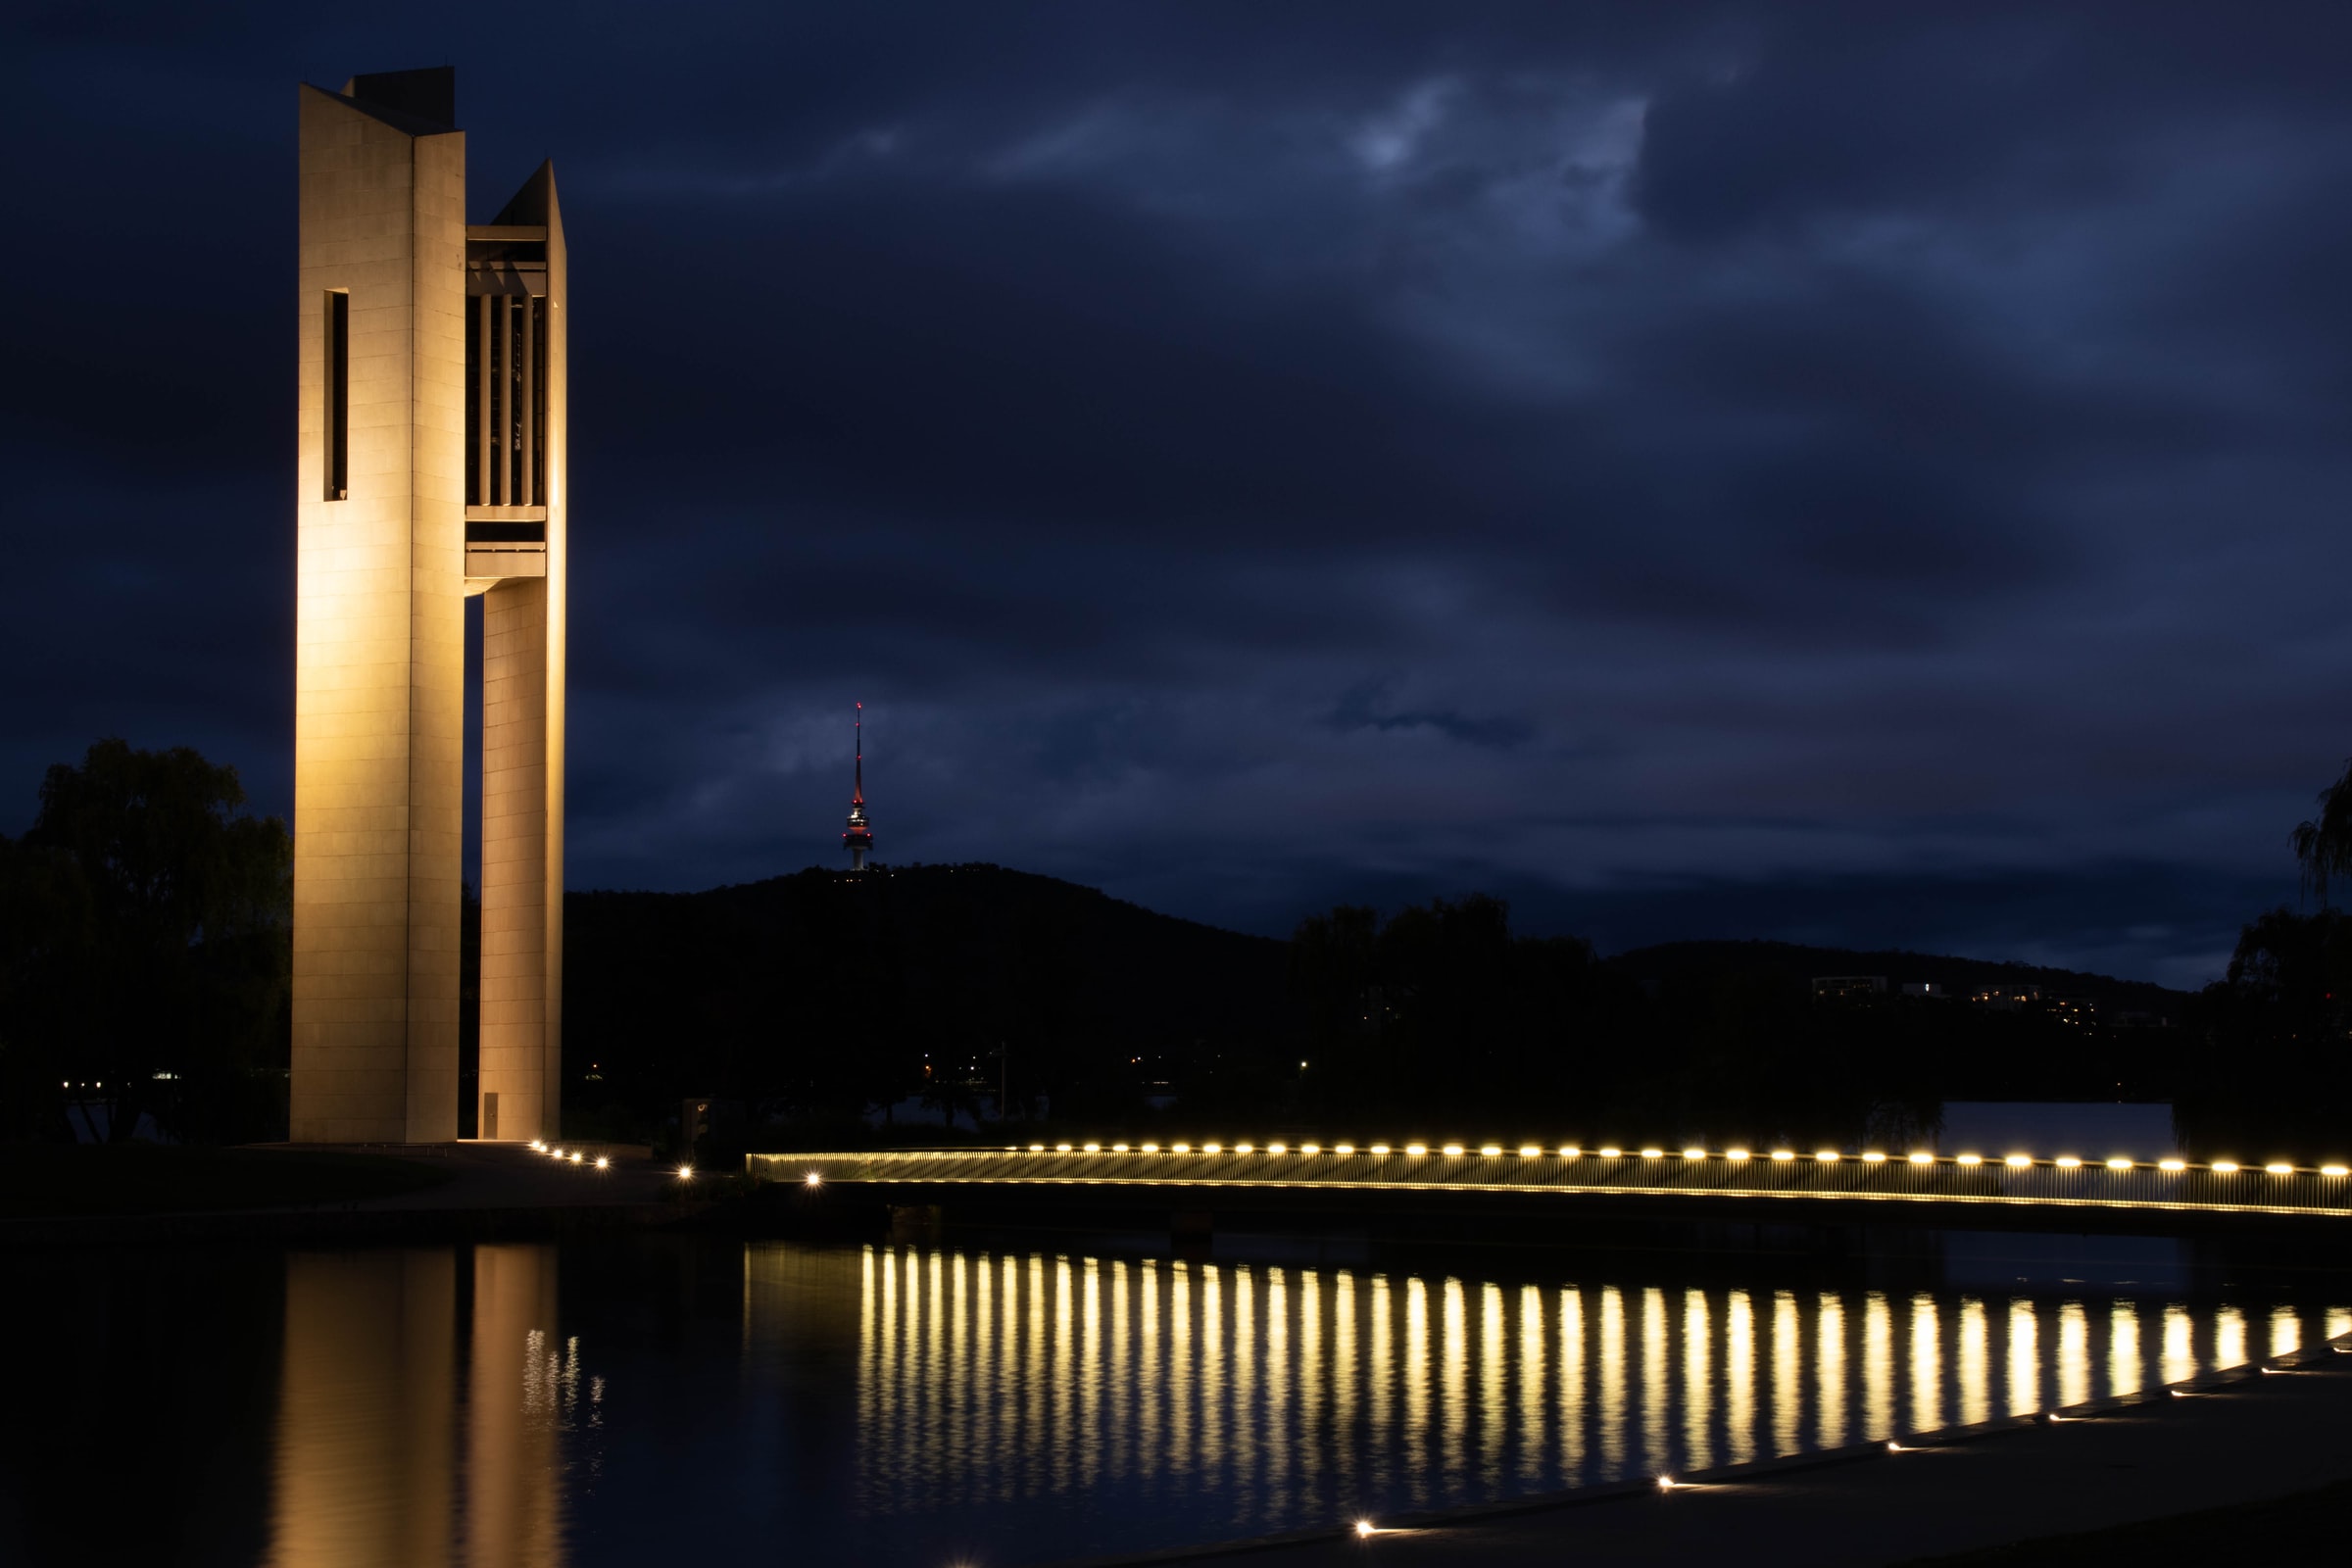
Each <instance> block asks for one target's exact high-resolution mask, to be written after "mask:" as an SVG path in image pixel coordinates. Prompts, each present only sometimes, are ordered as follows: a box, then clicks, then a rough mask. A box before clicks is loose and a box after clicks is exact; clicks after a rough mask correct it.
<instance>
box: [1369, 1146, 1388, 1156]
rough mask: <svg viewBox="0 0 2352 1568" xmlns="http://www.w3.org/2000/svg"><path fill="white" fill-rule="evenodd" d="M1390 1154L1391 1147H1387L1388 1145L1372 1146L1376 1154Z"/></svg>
mask: <svg viewBox="0 0 2352 1568" xmlns="http://www.w3.org/2000/svg"><path fill="white" fill-rule="evenodd" d="M1372 1152H1374V1153H1375V1154H1385V1153H1387V1152H1389V1146H1388V1145H1386V1144H1374V1145H1373V1146H1372Z"/></svg>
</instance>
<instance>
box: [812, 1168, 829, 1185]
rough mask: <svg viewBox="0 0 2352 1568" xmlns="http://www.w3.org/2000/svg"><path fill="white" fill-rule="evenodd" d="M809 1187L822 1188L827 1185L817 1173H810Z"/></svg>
mask: <svg viewBox="0 0 2352 1568" xmlns="http://www.w3.org/2000/svg"><path fill="white" fill-rule="evenodd" d="M824 1185H825V1179H824V1178H823V1177H822V1176H820V1175H818V1174H817V1173H816V1172H815V1171H810V1172H809V1186H811V1187H822V1186H824Z"/></svg>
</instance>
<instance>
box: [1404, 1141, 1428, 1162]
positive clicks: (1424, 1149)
mask: <svg viewBox="0 0 2352 1568" xmlns="http://www.w3.org/2000/svg"><path fill="white" fill-rule="evenodd" d="M1404 1152H1406V1153H1408V1154H1410V1155H1412V1156H1413V1157H1414V1158H1415V1159H1419V1158H1420V1157H1421V1156H1422V1155H1423V1154H1426V1153H1428V1152H1429V1146H1428V1145H1427V1144H1407V1145H1405V1146H1404Z"/></svg>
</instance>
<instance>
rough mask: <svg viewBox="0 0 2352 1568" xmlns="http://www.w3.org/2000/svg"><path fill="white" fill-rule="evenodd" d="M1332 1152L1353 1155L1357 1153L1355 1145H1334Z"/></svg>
mask: <svg viewBox="0 0 2352 1568" xmlns="http://www.w3.org/2000/svg"><path fill="white" fill-rule="evenodd" d="M1331 1152H1333V1153H1335V1154H1352V1153H1354V1152H1355V1146H1354V1145H1353V1144H1334V1145H1332V1146H1331Z"/></svg>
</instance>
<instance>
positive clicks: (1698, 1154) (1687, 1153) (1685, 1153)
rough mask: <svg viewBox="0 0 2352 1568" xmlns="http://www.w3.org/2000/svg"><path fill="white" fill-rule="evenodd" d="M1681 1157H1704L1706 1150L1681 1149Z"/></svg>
mask: <svg viewBox="0 0 2352 1568" xmlns="http://www.w3.org/2000/svg"><path fill="white" fill-rule="evenodd" d="M1683 1157H1684V1158H1685V1159H1704V1158H1706V1157H1707V1152H1706V1151H1705V1150H1703V1149H1686V1150H1684V1151H1683Z"/></svg>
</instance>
